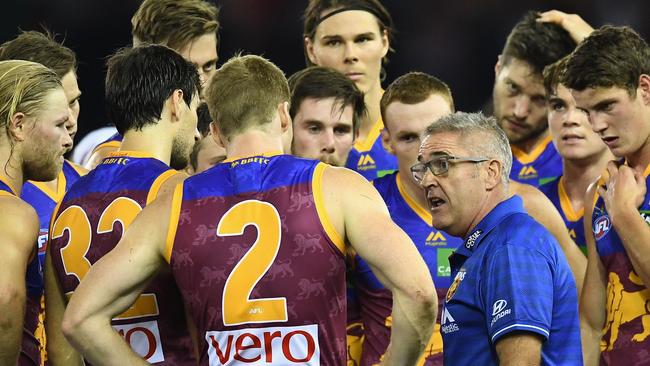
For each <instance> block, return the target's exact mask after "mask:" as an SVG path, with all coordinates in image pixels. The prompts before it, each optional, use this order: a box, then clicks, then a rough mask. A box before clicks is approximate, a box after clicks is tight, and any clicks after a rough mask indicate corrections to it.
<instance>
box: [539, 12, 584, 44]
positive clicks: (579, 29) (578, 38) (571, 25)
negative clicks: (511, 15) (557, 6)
mask: <svg viewBox="0 0 650 366" xmlns="http://www.w3.org/2000/svg"><path fill="white" fill-rule="evenodd" d="M537 21H538V22H540V23H553V24H557V25H559V26H560V27H562V28H564V30H565V31H567V32H569V35H570V36H571V38H573V40H574V41H575V42H576V43H580V42H582V40H583V39H585V38H587V36H589V34H591V32H593V31H594V28H592V27H591V26H590V25H589V24H587V22H585V21H584V20H583V19H582V18H581V17H580V15H578V14H567V13H564V12H561V11H559V10H549V11H545V12H543V13H540V14H539V18H537Z"/></svg>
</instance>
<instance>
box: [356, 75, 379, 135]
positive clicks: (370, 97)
mask: <svg viewBox="0 0 650 366" xmlns="http://www.w3.org/2000/svg"><path fill="white" fill-rule="evenodd" d="M381 94H382V93H381V83H380V82H379V80H377V84H376V86H374V87H372V88H371V89H370V90H368V92H367V93H365V95H364V101H365V104H366V109H367V110H368V116H367V117H366V118H364V119H362V121H361V126H360V127H359V140H361V141H363V140H365V138H366V137H367V136H368V133H370V130H371V129H372V127H373V126H374V125H375V123H376V122H377V120H378V119H379V118H380V117H381V110H380V108H379V102H380V100H381Z"/></svg>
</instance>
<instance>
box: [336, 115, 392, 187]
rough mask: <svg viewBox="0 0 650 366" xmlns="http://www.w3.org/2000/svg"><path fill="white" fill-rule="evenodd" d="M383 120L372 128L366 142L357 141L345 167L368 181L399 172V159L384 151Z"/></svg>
mask: <svg viewBox="0 0 650 366" xmlns="http://www.w3.org/2000/svg"><path fill="white" fill-rule="evenodd" d="M383 128H384V122H383V121H382V119H381V118H379V120H378V121H377V122H376V123H375V125H374V126H373V127H372V130H370V132H369V133H368V136H367V137H366V139H365V140H364V141H361V140H357V141H356V142H355V143H354V146H353V147H352V150H350V154H349V155H348V160H347V162H346V163H345V167H346V168H348V169H352V170H354V171H356V172H358V173H359V174H361V175H363V176H364V177H365V178H366V179H368V180H374V179H377V178H380V177H383V176H384V175H386V174H390V173H393V172H394V171H396V170H397V158H396V157H395V155H393V154H391V153H389V152H388V151H386V149H384V145H383V144H382V142H381V130H382V129H383Z"/></svg>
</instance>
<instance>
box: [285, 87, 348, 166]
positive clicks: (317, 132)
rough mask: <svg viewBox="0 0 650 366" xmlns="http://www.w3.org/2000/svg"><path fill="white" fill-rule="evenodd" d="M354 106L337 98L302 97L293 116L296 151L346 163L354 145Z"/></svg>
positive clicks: (319, 158) (311, 156)
mask: <svg viewBox="0 0 650 366" xmlns="http://www.w3.org/2000/svg"><path fill="white" fill-rule="evenodd" d="M352 117H353V111H352V107H350V106H347V107H345V108H343V110H341V104H340V103H337V102H336V100H335V99H334V98H326V99H314V98H307V99H305V100H303V101H302V103H301V104H300V108H299V109H298V112H297V113H296V116H295V117H294V119H293V147H292V151H293V155H296V156H299V157H301V158H307V159H316V160H320V161H322V162H324V163H327V164H330V165H334V166H344V165H345V162H346V161H347V159H348V154H349V153H350V150H352V146H353V145H354V131H353V128H352V126H353V125H352Z"/></svg>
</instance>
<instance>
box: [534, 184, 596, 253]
mask: <svg viewBox="0 0 650 366" xmlns="http://www.w3.org/2000/svg"><path fill="white" fill-rule="evenodd" d="M539 190H540V191H542V193H544V195H545V196H546V197H548V199H549V200H551V202H553V206H555V208H556V209H557V211H558V212H559V213H560V215H561V216H562V220H564V225H565V226H566V228H567V230H569V236H571V239H573V241H574V242H575V243H576V244H577V245H578V246H579V247H580V250H581V251H582V252H583V253H585V254H586V253H587V247H586V245H587V242H586V241H585V229H584V226H583V222H582V219H583V216H584V212H585V210H584V208H583V209H581V210H579V211H577V212H576V211H575V210H574V209H573V206H571V200H570V199H569V196H568V195H567V194H566V190H565V189H564V180H563V179H562V177H559V178H557V179H554V180H552V181H550V182H548V183H546V184H543V185H541V186H540V187H539Z"/></svg>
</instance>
